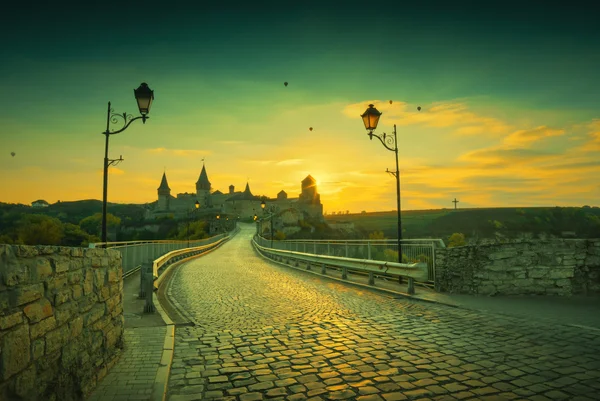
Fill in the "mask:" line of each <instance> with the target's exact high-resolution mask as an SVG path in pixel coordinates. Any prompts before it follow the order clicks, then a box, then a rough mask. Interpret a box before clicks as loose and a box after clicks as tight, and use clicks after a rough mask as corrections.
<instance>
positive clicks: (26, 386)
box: [15, 364, 37, 399]
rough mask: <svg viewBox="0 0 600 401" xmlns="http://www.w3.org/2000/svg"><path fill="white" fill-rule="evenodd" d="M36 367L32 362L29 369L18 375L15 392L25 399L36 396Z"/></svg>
mask: <svg viewBox="0 0 600 401" xmlns="http://www.w3.org/2000/svg"><path fill="white" fill-rule="evenodd" d="M36 377H37V375H36V369H35V365H34V364H31V365H30V366H29V367H28V368H27V369H25V370H24V371H22V372H21V373H19V374H18V375H17V378H16V380H15V394H16V395H17V396H19V397H21V398H23V399H32V398H35V397H36V395H37V394H36V385H35V384H36Z"/></svg>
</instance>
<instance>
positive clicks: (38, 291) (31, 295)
mask: <svg viewBox="0 0 600 401" xmlns="http://www.w3.org/2000/svg"><path fill="white" fill-rule="evenodd" d="M43 294H44V284H42V283H38V284H29V285H25V286H22V287H17V288H14V289H13V290H11V293H10V298H11V302H10V303H11V305H12V306H21V305H24V304H27V303H29V302H33V301H37V300H38V299H40V298H41V297H42V296H43Z"/></svg>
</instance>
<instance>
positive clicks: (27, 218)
mask: <svg viewBox="0 0 600 401" xmlns="http://www.w3.org/2000/svg"><path fill="white" fill-rule="evenodd" d="M64 235H65V233H64V227H63V225H62V223H61V222H60V220H58V219H57V218H54V217H49V216H46V215H43V214H26V215H23V218H22V219H21V220H20V221H19V225H18V227H17V237H18V239H19V242H20V243H22V244H25V245H60V243H61V241H62V239H63V237H64Z"/></svg>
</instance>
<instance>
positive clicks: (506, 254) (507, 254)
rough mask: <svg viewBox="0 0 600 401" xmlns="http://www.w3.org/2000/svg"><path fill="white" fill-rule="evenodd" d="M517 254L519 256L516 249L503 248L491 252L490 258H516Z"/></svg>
mask: <svg viewBox="0 0 600 401" xmlns="http://www.w3.org/2000/svg"><path fill="white" fill-rule="evenodd" d="M515 256H517V252H516V251H515V250H508V249H507V250H501V251H496V252H493V253H490V254H489V255H488V258H489V259H490V260H499V259H509V258H514V257H515Z"/></svg>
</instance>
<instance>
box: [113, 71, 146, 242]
mask: <svg viewBox="0 0 600 401" xmlns="http://www.w3.org/2000/svg"><path fill="white" fill-rule="evenodd" d="M133 94H134V95H135V99H136V100H137V104H138V109H139V110H140V114H141V116H138V117H133V116H132V115H131V114H127V113H123V114H119V113H115V112H114V110H113V109H112V108H111V107H110V102H108V111H107V113H106V131H104V132H103V133H102V134H103V135H105V136H106V142H105V145H104V187H103V190H102V242H106V200H107V197H108V166H110V165H111V164H113V163H115V162H117V163H118V162H120V161H122V160H123V158H122V157H121V158H119V159H117V160H109V159H108V138H109V136H110V135H115V134H118V133H120V132H123V131H125V130H126V129H127V128H128V127H129V125H130V124H131V123H132V122H134V121H135V120H139V119H140V118H141V119H142V123H144V124H145V123H146V120H147V119H148V118H149V117H148V113H149V112H150V106H151V105H152V101H153V100H154V91H153V90H151V89H150V88H149V87H148V84H146V83H145V82H142V84H141V85H140V86H139V87H138V88H137V89H134V90H133ZM119 119H123V127H122V128H121V129H118V130H116V131H115V130H112V131H111V130H110V124H111V123H112V124H116V123H117V122H118V121H119Z"/></svg>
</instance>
